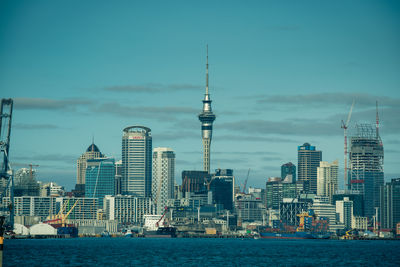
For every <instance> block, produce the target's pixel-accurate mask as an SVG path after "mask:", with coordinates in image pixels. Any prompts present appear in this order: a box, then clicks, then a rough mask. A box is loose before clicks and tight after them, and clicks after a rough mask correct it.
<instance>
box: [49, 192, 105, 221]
mask: <svg viewBox="0 0 400 267" xmlns="http://www.w3.org/2000/svg"><path fill="white" fill-rule="evenodd" d="M76 202H77V203H76ZM75 203H76V205H75ZM56 205H57V212H58V211H59V209H60V208H61V207H64V212H63V213H64V214H66V213H68V212H69V211H71V212H70V214H69V217H68V219H70V220H84V219H89V220H96V219H97V211H98V206H99V204H98V199H97V198H88V197H71V198H70V197H57V198H56ZM74 205H75V207H73V206H74Z"/></svg>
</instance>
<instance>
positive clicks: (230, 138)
mask: <svg viewBox="0 0 400 267" xmlns="http://www.w3.org/2000/svg"><path fill="white" fill-rule="evenodd" d="M213 138H214V139H215V140H219V141H233V140H235V141H246V142H259V141H266V142H274V143H288V142H290V143H298V142H297V141H296V140H292V139H287V138H280V137H266V136H250V135H215V136H214V137H213Z"/></svg>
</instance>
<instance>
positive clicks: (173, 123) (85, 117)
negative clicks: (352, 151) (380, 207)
mask: <svg viewBox="0 0 400 267" xmlns="http://www.w3.org/2000/svg"><path fill="white" fill-rule="evenodd" d="M289 2H290V3H291V5H288V4H286V5H284V4H278V3H263V2H261V1H259V2H258V1H256V2H254V3H253V4H252V5H249V4H245V3H240V2H232V3H231V2H230V3H229V6H225V5H224V4H223V3H213V2H209V3H208V4H203V3H192V4H188V3H181V2H173V3H174V4H171V3H168V4H167V3H163V2H159V4H158V5H157V7H154V5H150V4H145V3H141V4H135V3H129V2H128V3H127V2H121V3H120V4H119V5H113V4H108V3H107V2H102V1H96V2H95V3H96V4H95V5H93V3H91V2H90V1H88V2H85V3H79V2H71V3H69V5H70V6H68V8H66V6H63V5H61V4H56V3H52V2H51V1H43V2H37V3H25V4H23V5H21V4H16V3H13V1H3V2H2V3H1V4H0V7H1V8H0V25H1V26H0V36H1V38H2V39H1V40H2V41H1V42H0V57H1V58H2V61H1V62H0V88H1V89H0V90H1V92H2V94H1V97H2V98H13V99H14V104H15V105H14V113H13V121H12V123H13V128H12V131H11V146H10V160H11V164H12V166H13V168H14V169H15V170H17V169H19V168H21V167H26V168H28V164H30V163H33V164H38V165H40V166H39V167H37V179H38V180H42V181H44V182H47V181H55V182H57V183H58V184H60V185H65V186H66V188H67V189H69V190H70V189H72V188H73V187H74V185H75V182H76V161H77V159H78V158H79V156H80V155H81V154H82V153H84V151H85V149H86V148H87V147H88V145H90V143H91V140H92V137H93V135H94V140H95V141H94V143H95V144H96V145H97V146H98V147H99V148H100V150H101V151H102V153H104V154H105V155H107V156H108V157H112V158H115V159H116V160H119V159H121V132H122V130H123V129H124V128H125V127H126V126H128V125H143V126H146V127H149V128H150V129H152V137H153V147H171V148H172V149H173V150H174V151H175V154H176V172H175V180H176V181H177V183H180V181H181V179H180V176H181V172H182V170H202V169H203V152H202V147H203V145H202V140H201V133H200V131H199V128H200V126H199V121H198V118H197V115H198V114H199V113H200V112H201V108H202V107H201V102H200V101H201V100H202V99H203V96H204V88H205V86H206V84H205V82H204V77H205V69H204V65H205V63H206V62H205V57H204V50H205V46H206V44H208V45H209V47H210V51H209V56H210V59H211V60H210V63H211V64H210V92H211V98H212V100H213V108H214V111H215V113H216V114H217V115H218V120H216V122H215V123H214V125H213V127H214V129H213V143H212V150H211V168H210V169H211V172H213V171H214V169H217V168H222V169H234V173H235V176H236V177H237V180H238V183H239V184H240V183H243V182H244V180H245V177H246V173H247V171H248V169H249V168H251V173H250V177H249V182H248V184H249V185H251V186H257V187H264V186H265V182H266V180H267V178H268V177H271V176H280V168H281V165H282V164H284V163H287V162H293V163H295V164H296V166H297V147H298V146H301V145H302V144H303V143H306V142H307V143H310V144H312V145H315V146H317V147H318V150H321V151H322V152H323V155H324V157H323V160H324V161H328V162H332V161H334V160H336V159H338V160H339V177H338V180H339V187H340V188H342V187H343V129H341V127H340V126H341V124H340V122H341V120H345V118H346V117H347V113H348V111H349V109H350V106H351V103H352V101H353V99H354V100H355V107H354V110H353V116H352V119H351V122H350V127H349V136H351V134H352V129H353V128H354V125H355V122H369V123H371V124H374V123H375V101H376V100H378V104H379V115H380V119H381V128H380V135H381V137H382V141H383V145H384V146H385V167H384V172H385V181H390V180H391V179H392V178H396V177H400V170H399V169H398V158H399V156H400V150H399V145H400V142H399V141H398V140H399V139H400V128H399V125H400V119H399V117H398V114H399V113H400V92H399V91H400V90H398V89H399V85H400V77H398V73H399V70H400V53H399V51H398V49H397V47H399V45H400V37H399V35H398V34H397V33H398V32H399V29H400V19H399V16H398V14H399V12H400V6H399V4H398V3H396V2H392V1H385V2H368V3H366V2H364V1H362V2H357V1H354V2H351V3H348V2H345V1H337V2H335V3H325V4H319V3H318V1H305V2H304V3H302V4H300V3H296V2H295V1H293V2H291V1H289ZM178 3H179V4H178ZM333 11H335V12H333ZM221 18H224V19H221ZM26 44H29V45H26Z"/></svg>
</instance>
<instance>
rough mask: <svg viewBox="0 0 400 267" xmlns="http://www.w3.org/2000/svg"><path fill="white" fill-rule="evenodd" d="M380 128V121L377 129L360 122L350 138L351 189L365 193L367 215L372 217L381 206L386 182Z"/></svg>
mask: <svg viewBox="0 0 400 267" xmlns="http://www.w3.org/2000/svg"><path fill="white" fill-rule="evenodd" d="M377 121H378V120H377ZM378 129H379V128H378V123H377V127H376V129H374V127H373V126H372V125H370V124H359V125H357V126H356V134H355V135H354V136H352V137H351V139H350V146H351V147H350V154H349V157H350V183H349V187H350V188H349V189H351V190H352V191H358V192H359V193H360V194H362V195H363V197H364V211H365V216H367V217H368V218H370V219H371V218H372V216H374V215H375V207H379V188H380V187H381V186H382V185H383V184H384V175H383V155H384V154H383V144H382V141H381V138H380V136H379V130H378Z"/></svg>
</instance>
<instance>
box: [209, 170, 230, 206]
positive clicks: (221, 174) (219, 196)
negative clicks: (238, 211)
mask: <svg viewBox="0 0 400 267" xmlns="http://www.w3.org/2000/svg"><path fill="white" fill-rule="evenodd" d="M234 187H235V179H234V177H233V170H231V169H225V170H221V169H217V170H216V172H215V175H214V177H213V179H212V181H211V184H210V191H211V192H212V199H213V204H221V205H222V206H223V208H224V209H226V210H232V208H233V199H234V195H233V189H234Z"/></svg>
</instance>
